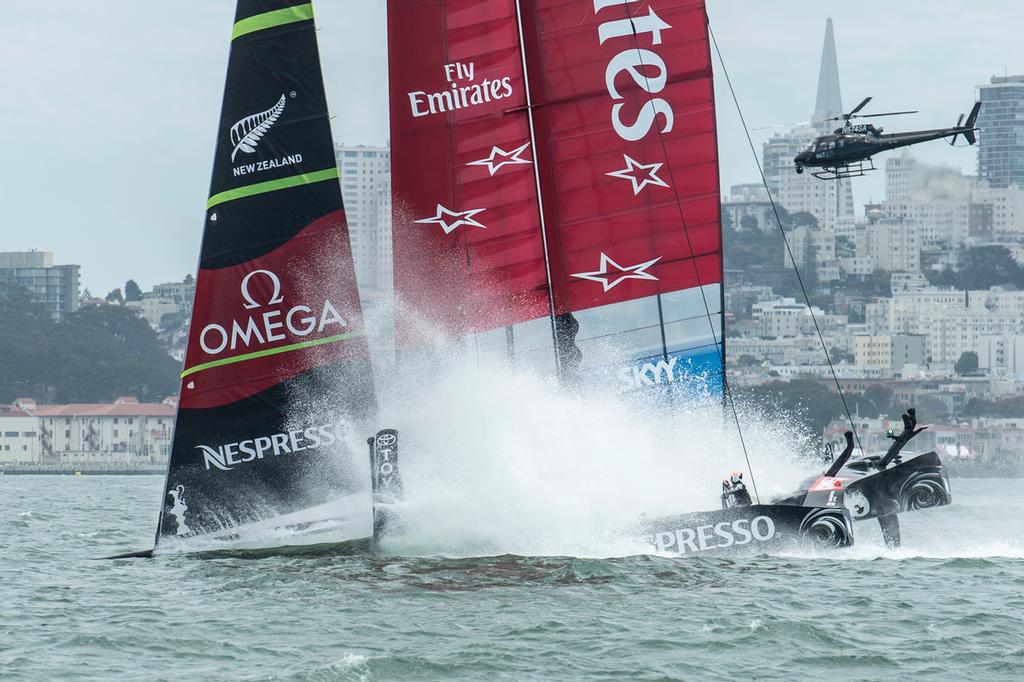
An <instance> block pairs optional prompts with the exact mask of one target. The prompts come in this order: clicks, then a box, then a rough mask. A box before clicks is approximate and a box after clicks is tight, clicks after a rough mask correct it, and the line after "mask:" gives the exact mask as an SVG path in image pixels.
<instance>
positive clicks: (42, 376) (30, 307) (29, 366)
mask: <svg viewBox="0 0 1024 682" xmlns="http://www.w3.org/2000/svg"><path fill="white" fill-rule="evenodd" d="M0 321H2V323H0V358H2V359H0V402H3V403H9V402H11V401H12V400H14V399H15V398H35V399H36V400H40V401H45V400H49V399H50V398H51V394H52V391H51V388H50V387H51V384H52V381H53V366H52V360H53V354H54V353H55V352H59V348H58V347H56V346H55V344H54V340H53V339H54V329H55V327H56V325H55V324H54V321H53V318H52V317H50V313H48V312H47V310H46V308H45V307H44V306H43V305H42V304H41V303H37V302H35V301H33V300H32V294H31V292H29V291H28V289H25V288H23V287H20V286H15V285H11V284H0Z"/></svg>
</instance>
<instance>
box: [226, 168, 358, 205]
mask: <svg viewBox="0 0 1024 682" xmlns="http://www.w3.org/2000/svg"><path fill="white" fill-rule="evenodd" d="M338 177H339V176H338V167H337V166H332V167H331V168H325V169H324V170H319V171H313V172H312V173H301V174H299V175H290V176H288V177H287V178H278V179H277V180H267V181H266V182H257V183H256V184H255V185H245V186H244V187H236V188H235V189H229V190H227V191H226V192H220V193H219V194H214V195H213V196H212V197H210V198H209V200H207V202H206V208H208V209H209V208H213V207H214V206H216V205H217V204H223V203H224V202H226V201H234V200H235V199H244V198H245V197H251V196H254V195H256V194H264V193H266V192H274V191H277V190H279V189H288V188H289V187H298V186H300V185H309V184H312V183H314V182H323V181H324V180H336V179H338Z"/></svg>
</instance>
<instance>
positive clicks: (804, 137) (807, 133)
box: [762, 19, 853, 234]
mask: <svg viewBox="0 0 1024 682" xmlns="http://www.w3.org/2000/svg"><path fill="white" fill-rule="evenodd" d="M842 113H843V102H842V97H841V95H840V91H839V66H838V61H837V59H836V41H835V34H834V33H833V30H832V20H831V19H829V20H828V21H826V22H825V39H824V42H823V44H822V51H821V67H820V69H819V71H818V91H817V97H816V99H815V106H814V114H813V115H812V116H811V125H810V126H801V127H798V128H794V129H793V130H791V131H790V132H789V133H786V134H783V135H775V136H774V137H772V138H771V139H770V140H769V141H768V142H766V143H765V144H764V147H763V156H762V168H763V169H764V174H765V179H766V180H767V181H768V189H769V190H771V192H772V195H773V196H774V197H775V198H776V199H777V201H778V203H779V204H781V205H782V206H783V207H784V208H785V209H786V210H787V211H789V212H790V213H796V212H798V211H806V212H808V213H810V214H811V215H813V216H814V217H815V218H817V219H818V226H819V227H820V228H822V229H824V230H826V231H828V232H829V233H830V234H834V233H835V232H836V230H837V227H838V225H839V224H840V223H841V222H842V221H843V220H844V219H846V218H851V217H852V216H853V188H852V186H851V185H850V181H849V180H827V181H826V180H819V179H818V178H815V177H813V175H811V173H804V174H802V175H797V174H796V169H795V168H794V166H793V157H794V156H796V155H797V153H798V152H800V151H801V150H802V149H803V148H804V147H806V146H807V144H808V143H809V142H810V141H811V140H813V139H814V138H815V137H817V136H818V135H821V134H822V133H825V132H828V131H830V130H832V129H834V128H836V127H838V125H839V124H838V123H837V122H836V121H829V120H827V119H829V118H833V117H835V116H839V115H841V114H842Z"/></svg>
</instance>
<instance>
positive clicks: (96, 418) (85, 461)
mask: <svg viewBox="0 0 1024 682" xmlns="http://www.w3.org/2000/svg"><path fill="white" fill-rule="evenodd" d="M176 407H177V399H176V398H173V397H171V398H167V399H166V400H164V401H163V402H160V403H140V402H139V401H138V400H137V399H135V398H133V397H131V396H125V397H122V398H118V399H117V400H115V401H114V402H112V403H73V404H68V405H42V404H36V402H35V401H34V400H31V399H28V398H19V399H18V400H17V401H15V403H14V405H13V408H14V409H16V410H19V411H21V412H23V413H25V414H27V415H29V416H30V417H31V418H32V419H33V420H34V424H35V426H34V428H33V429H28V428H25V429H24V430H25V431H29V430H31V431H34V432H35V433H36V434H37V435H38V445H37V447H38V458H37V461H38V462H39V463H40V464H62V465H69V464H70V465H124V466H136V465H152V464H162V463H164V462H166V461H167V457H168V456H169V455H170V449H171V436H172V433H173V430H174V417H175V410H176ZM12 431H13V429H12Z"/></svg>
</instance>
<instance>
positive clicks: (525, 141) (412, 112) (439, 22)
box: [388, 0, 550, 343]
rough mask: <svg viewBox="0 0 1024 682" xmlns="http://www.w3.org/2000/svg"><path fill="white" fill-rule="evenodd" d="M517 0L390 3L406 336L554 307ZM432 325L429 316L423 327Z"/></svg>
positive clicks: (463, 329) (466, 328) (402, 330)
mask: <svg viewBox="0 0 1024 682" xmlns="http://www.w3.org/2000/svg"><path fill="white" fill-rule="evenodd" d="M515 9H516V3H515V0H447V1H444V0H389V3H388V36H389V40H388V42H389V46H390V47H389V49H390V53H389V58H390V87H391V137H392V149H393V151H392V183H393V187H394V197H393V205H394V223H393V233H394V258H395V287H396V294H397V296H398V300H399V319H398V329H399V335H400V337H401V338H402V339H403V341H404V343H415V342H416V341H417V336H416V334H415V332H414V330H415V329H430V330H431V333H434V332H436V331H437V330H438V329H440V330H442V331H444V332H446V333H448V334H450V335H452V336H460V335H463V334H467V333H472V332H477V331H481V330H486V329H492V328H495V327H500V326H505V325H509V324H512V323H515V322H521V321H525V320H530V319H534V318H538V317H546V316H547V315H548V314H549V311H550V304H549V292H548V287H547V273H546V269H545V260H544V244H543V240H542V238H541V230H540V212H539V209H538V206H537V190H536V181H535V177H534V172H533V158H534V149H533V147H532V145H531V144H530V127H529V118H528V112H527V110H526V86H525V82H524V79H523V62H522V52H521V51H520V40H519V30H518V22H517V21H516V11H515ZM424 322H426V324H423V323H424Z"/></svg>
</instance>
